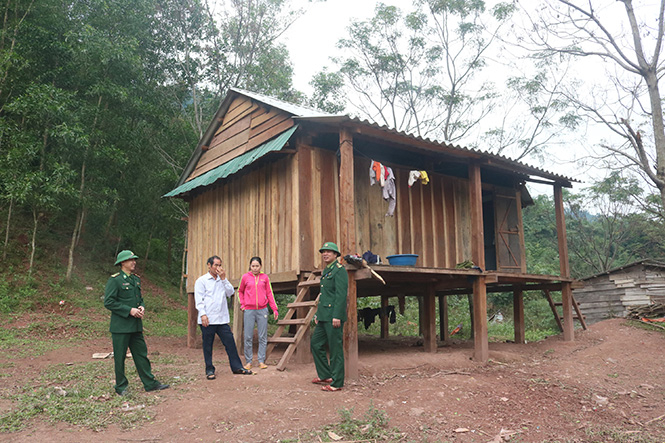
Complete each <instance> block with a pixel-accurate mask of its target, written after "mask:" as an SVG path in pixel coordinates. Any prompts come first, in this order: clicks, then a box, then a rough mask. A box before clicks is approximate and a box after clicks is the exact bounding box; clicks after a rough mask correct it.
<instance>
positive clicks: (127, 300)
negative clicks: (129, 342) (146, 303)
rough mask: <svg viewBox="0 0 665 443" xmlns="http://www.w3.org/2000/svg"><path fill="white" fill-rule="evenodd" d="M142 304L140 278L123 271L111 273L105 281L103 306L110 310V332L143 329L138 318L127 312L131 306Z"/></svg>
mask: <svg viewBox="0 0 665 443" xmlns="http://www.w3.org/2000/svg"><path fill="white" fill-rule="evenodd" d="M139 306H143V297H142V296H141V279H140V278H139V277H138V276H136V275H134V274H132V275H127V274H125V273H124V272H122V271H121V272H118V273H117V274H113V275H112V276H111V277H110V278H109V280H108V282H106V290H105V291H104V307H105V308H106V309H108V310H109V311H111V327H110V328H109V330H110V331H111V332H112V333H118V332H120V333H130V332H141V331H143V322H142V321H141V319H140V318H136V317H132V316H131V315H129V312H130V311H131V310H132V308H138V307H139Z"/></svg>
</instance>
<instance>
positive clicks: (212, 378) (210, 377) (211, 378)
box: [206, 374, 217, 380]
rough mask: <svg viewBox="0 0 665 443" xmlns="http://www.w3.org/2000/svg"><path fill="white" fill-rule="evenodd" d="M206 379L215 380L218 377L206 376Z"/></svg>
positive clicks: (213, 375)
mask: <svg viewBox="0 0 665 443" xmlns="http://www.w3.org/2000/svg"><path fill="white" fill-rule="evenodd" d="M206 378H207V379H208V380H214V379H216V378H217V376H216V375H215V374H207V375H206Z"/></svg>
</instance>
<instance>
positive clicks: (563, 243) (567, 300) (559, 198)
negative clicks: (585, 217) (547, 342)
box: [554, 185, 575, 341]
mask: <svg viewBox="0 0 665 443" xmlns="http://www.w3.org/2000/svg"><path fill="white" fill-rule="evenodd" d="M554 210H555V212H556V232H557V239H558V242H559V268H560V269H561V277H564V278H569V277H570V264H569V261H568V238H567V236H566V218H565V214H564V207H563V190H562V188H561V185H555V186H554ZM572 296H573V291H572V290H571V288H570V283H564V284H562V286H561V302H562V308H563V339H564V341H573V340H574V339H575V329H574V328H575V325H574V324H573V302H572Z"/></svg>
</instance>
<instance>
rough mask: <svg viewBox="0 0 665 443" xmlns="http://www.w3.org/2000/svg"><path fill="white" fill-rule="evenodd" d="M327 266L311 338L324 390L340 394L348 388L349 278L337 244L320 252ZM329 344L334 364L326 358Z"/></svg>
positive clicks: (322, 274) (315, 362) (329, 245)
mask: <svg viewBox="0 0 665 443" xmlns="http://www.w3.org/2000/svg"><path fill="white" fill-rule="evenodd" d="M319 252H320V253H321V258H322V259H323V262H324V263H325V265H326V267H325V269H324V270H323V272H322V273H321V295H320V297H319V305H318V309H317V312H316V317H315V322H316V327H315V328H314V333H313V334H312V339H311V349H312V356H313V357H314V364H315V365H316V373H317V375H318V377H317V378H315V379H314V380H312V383H317V384H323V385H324V386H323V387H322V388H321V389H322V390H324V391H330V392H333V391H339V390H341V389H342V386H344V342H343V338H344V327H343V326H344V322H345V321H346V294H347V291H348V288H349V276H348V274H347V273H346V269H345V268H344V266H343V265H342V264H340V263H339V262H338V261H337V258H338V257H339V256H340V255H341V254H340V252H339V248H338V247H337V245H336V244H335V243H332V242H326V243H324V244H323V246H321V249H319ZM326 345H327V346H328V351H329V352H330V361H328V356H327V355H326Z"/></svg>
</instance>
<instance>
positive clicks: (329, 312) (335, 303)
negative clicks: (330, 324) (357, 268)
mask: <svg viewBox="0 0 665 443" xmlns="http://www.w3.org/2000/svg"><path fill="white" fill-rule="evenodd" d="M348 289H349V275H348V274H347V273H346V269H345V268H344V266H343V265H341V264H339V263H338V262H337V261H334V262H332V263H331V264H329V265H328V266H326V268H325V269H324V270H323V272H322V273H321V296H320V297H319V306H318V309H317V312H316V318H317V319H318V320H319V321H332V319H333V318H338V319H340V320H342V321H346V294H347V291H348Z"/></svg>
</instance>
